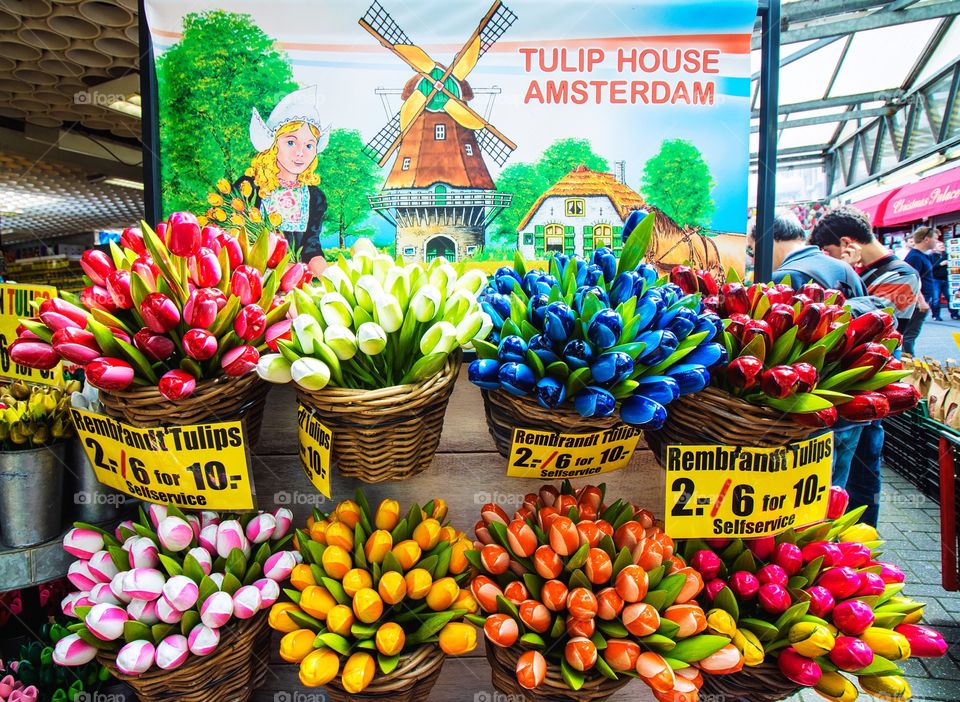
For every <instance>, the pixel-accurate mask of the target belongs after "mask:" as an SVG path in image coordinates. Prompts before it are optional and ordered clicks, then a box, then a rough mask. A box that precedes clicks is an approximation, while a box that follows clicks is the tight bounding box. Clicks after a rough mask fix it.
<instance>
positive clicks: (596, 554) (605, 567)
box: [584, 548, 613, 585]
mask: <svg viewBox="0 0 960 702" xmlns="http://www.w3.org/2000/svg"><path fill="white" fill-rule="evenodd" d="M584 571H585V572H586V574H587V579H588V580H589V581H590V582H591V583H593V584H594V585H603V584H604V583H606V582H607V581H608V580H610V576H611V575H613V562H612V561H611V560H610V556H609V555H608V554H607V552H606V551H604V550H603V549H602V548H591V549H590V551H589V553H587V562H586V565H585V566H584Z"/></svg>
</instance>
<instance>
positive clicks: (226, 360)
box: [220, 346, 260, 377]
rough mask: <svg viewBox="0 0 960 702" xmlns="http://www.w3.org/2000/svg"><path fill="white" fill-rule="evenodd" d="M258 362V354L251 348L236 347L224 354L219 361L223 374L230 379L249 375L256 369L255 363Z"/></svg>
mask: <svg viewBox="0 0 960 702" xmlns="http://www.w3.org/2000/svg"><path fill="white" fill-rule="evenodd" d="M259 360H260V353H259V352H258V351H257V350H256V349H255V348H254V347H252V346H236V347H234V348H232V349H230V350H229V351H227V352H226V353H225V354H223V358H222V359H221V360H220V365H221V366H222V367H223V372H224V373H226V374H227V375H229V376H232V377H238V376H241V375H246V374H247V373H250V372H251V371H253V370H254V369H255V368H256V367H257V361H259Z"/></svg>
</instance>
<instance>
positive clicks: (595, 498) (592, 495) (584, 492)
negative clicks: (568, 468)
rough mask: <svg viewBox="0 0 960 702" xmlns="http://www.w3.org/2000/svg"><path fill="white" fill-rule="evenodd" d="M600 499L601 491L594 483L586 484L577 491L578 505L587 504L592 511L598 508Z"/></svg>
mask: <svg viewBox="0 0 960 702" xmlns="http://www.w3.org/2000/svg"><path fill="white" fill-rule="evenodd" d="M602 500H603V493H602V492H601V491H600V488H598V487H597V486H596V485H587V486H585V487H583V488H581V489H580V491H579V492H578V493H577V502H579V503H580V505H589V506H590V507H592V508H593V510H594V511H597V510H599V509H600V503H601V502H602ZM581 513H582V512H581Z"/></svg>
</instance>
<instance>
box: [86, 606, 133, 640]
mask: <svg viewBox="0 0 960 702" xmlns="http://www.w3.org/2000/svg"><path fill="white" fill-rule="evenodd" d="M83 621H84V623H85V624H86V625H87V628H88V629H89V630H90V633H91V634H93V635H94V636H96V637H97V638H98V639H100V640H101V641H116V640H117V639H119V638H120V637H121V636H123V623H124V622H125V621H127V611H126V610H125V609H123V608H121V607H117V606H116V605H112V604H97V605H94V606H93V609H91V610H90V611H89V612H87V616H86V617H85V618H84V620H83Z"/></svg>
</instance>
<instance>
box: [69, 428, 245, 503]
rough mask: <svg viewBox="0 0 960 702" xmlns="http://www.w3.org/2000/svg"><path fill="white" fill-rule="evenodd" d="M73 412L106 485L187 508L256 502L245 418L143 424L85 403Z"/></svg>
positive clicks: (96, 470)
mask: <svg viewBox="0 0 960 702" xmlns="http://www.w3.org/2000/svg"><path fill="white" fill-rule="evenodd" d="M70 413H71V416H72V417H73V423H74V425H75V426H76V428H77V435H78V436H79V437H80V443H81V444H82V445H83V448H84V451H86V453H87V458H89V459H90V465H91V466H93V470H94V472H95V473H96V475H97V480H99V481H100V482H101V483H103V484H104V485H107V486H109V487H112V488H114V489H115V490H119V491H120V492H124V493H126V494H128V495H131V496H133V497H137V498H139V499H141V500H145V501H147V502H156V503H158V504H173V505H177V506H178V507H183V508H186V509H209V510H215V511H216V510H225V511H238V510H248V509H253V508H254V507H255V500H254V498H253V481H252V479H251V477H250V462H249V456H248V452H247V447H246V443H245V437H244V432H243V425H242V424H241V423H240V422H239V421H236V422H212V423H210V424H190V425H184V426H171V427H156V428H151V429H143V428H140V427H134V426H130V425H129V424H126V423H125V422H121V421H119V420H117V419H114V418H112V417H107V416H104V415H101V414H93V413H92V412H85V411H83V410H79V409H71V410H70Z"/></svg>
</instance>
